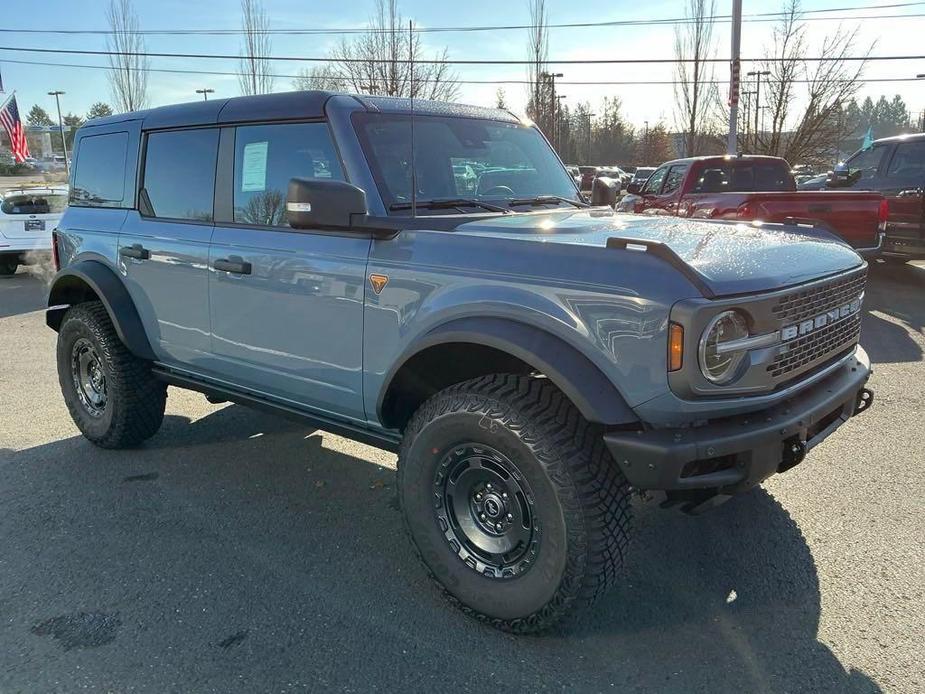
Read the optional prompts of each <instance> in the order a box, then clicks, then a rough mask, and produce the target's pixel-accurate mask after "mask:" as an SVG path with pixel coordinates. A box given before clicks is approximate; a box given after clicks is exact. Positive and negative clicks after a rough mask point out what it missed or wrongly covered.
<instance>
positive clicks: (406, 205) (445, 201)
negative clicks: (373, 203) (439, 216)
mask: <svg viewBox="0 0 925 694" xmlns="http://www.w3.org/2000/svg"><path fill="white" fill-rule="evenodd" d="M414 206H415V207H420V208H422V209H425V210H445V209H452V208H454V207H455V208H456V209H459V210H460V211H462V208H463V207H481V208H482V209H483V210H488V211H489V212H503V213H505V214H508V213H510V210H508V209H506V208H504V207H501V206H499V205H492V204H491V203H488V202H482V201H481V200H473V199H471V198H435V199H433V200H417V201H415V203H414ZM411 207H412V205H411V203H410V202H393V203H392V204H391V205H389V210H390V211H392V210H410V209H411Z"/></svg>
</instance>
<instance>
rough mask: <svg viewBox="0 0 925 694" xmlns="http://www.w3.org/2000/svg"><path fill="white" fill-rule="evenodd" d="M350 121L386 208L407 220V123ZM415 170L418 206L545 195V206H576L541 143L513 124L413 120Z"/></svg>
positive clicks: (513, 201) (363, 116)
mask: <svg viewBox="0 0 925 694" xmlns="http://www.w3.org/2000/svg"><path fill="white" fill-rule="evenodd" d="M353 118H354V125H355V127H356V130H357V135H358V136H359V139H360V143H361V145H362V147H363V150H364V152H365V154H366V158H367V160H368V161H369V164H370V168H371V169H372V172H373V175H374V176H375V178H376V183H377V184H378V186H379V190H380V192H381V194H382V198H383V201H384V202H385V205H386V207H387V208H391V209H392V210H393V211H398V210H400V211H401V213H404V214H407V213H408V210H407V205H406V203H409V202H410V201H411V165H410V162H411V118H410V116H407V115H392V114H378V113H357V114H355V115H354V116H353ZM414 165H415V180H416V181H417V201H418V202H419V203H420V202H426V201H432V200H449V199H461V198H465V199H469V200H473V201H485V202H488V203H494V204H505V203H506V204H509V205H517V204H520V203H519V202H517V201H520V200H524V199H527V198H537V197H540V196H548V199H549V200H550V203H549V204H560V203H559V202H555V201H554V198H565V199H566V200H574V201H580V200H581V198H580V197H579V193H578V190H577V188H576V187H575V182H574V181H573V179H572V178H571V177H570V176H569V175H568V172H567V171H566V170H565V167H563V166H562V164H561V163H560V162H559V160H558V158H557V157H556V155H555V154H554V153H553V151H552V149H551V148H550V146H549V145H548V144H547V143H546V140H544V139H543V137H542V135H540V133H539V132H538V131H537V130H535V129H534V128H532V127H527V126H525V125H522V124H520V123H507V122H502V121H493V120H484V119H475V118H447V117H442V116H441V117H438V116H415V119H414ZM561 204H567V202H565V201H562V202H561ZM458 208H459V206H454V207H451V208H447V209H446V210H444V212H453V211H454V210H457V211H458ZM483 209H484V208H483ZM427 213H428V214H432V213H433V211H432V210H428V212H427Z"/></svg>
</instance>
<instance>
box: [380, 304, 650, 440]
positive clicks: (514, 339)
mask: <svg viewBox="0 0 925 694" xmlns="http://www.w3.org/2000/svg"><path fill="white" fill-rule="evenodd" d="M459 342H463V343H472V344H478V345H484V346H486V347H492V348H494V349H498V350H500V351H503V352H507V353H508V354H510V355H512V356H514V357H517V358H518V359H520V360H521V361H523V362H525V363H527V364H529V365H530V366H532V367H534V368H535V369H536V370H537V371H539V372H541V373H542V374H543V375H545V376H546V378H548V379H549V380H550V381H552V383H553V384H555V385H556V387H558V388H559V389H560V390H561V391H562V392H563V393H564V394H565V395H566V397H568V398H569V399H570V400H571V401H572V402H573V403H574V404H575V406H576V407H577V408H578V410H579V412H581V414H582V416H583V417H584V418H585V419H587V420H588V421H590V422H596V423H599V424H604V425H617V424H630V423H634V422H638V421H639V418H638V417H637V416H636V414H635V413H634V412H633V410H632V408H631V407H630V406H629V405H628V404H627V402H626V400H625V399H624V398H623V395H622V394H621V393H620V391H619V390H617V387H616V386H615V385H614V384H613V383H612V382H611V380H610V379H609V378H608V377H607V376H606V375H604V373H603V372H602V371H601V370H600V369H599V368H598V367H597V366H596V365H595V364H594V362H592V361H591V360H590V359H589V358H588V357H586V356H585V355H584V354H582V353H581V352H580V351H579V350H578V349H577V348H575V347H573V346H572V345H570V344H569V343H567V342H566V341H565V340H563V339H561V338H559V337H556V336H555V335H553V334H551V333H549V332H547V331H545V330H543V329H541V328H537V327H534V326H532V325H528V324H526V323H521V322H519V321H516V320H510V319H505V318H492V317H471V318H458V319H455V320H451V321H449V322H447V323H444V324H442V325H439V326H437V327H436V328H434V329H432V330H430V331H429V332H427V333H425V334H424V335H422V336H421V337H419V338H418V339H416V340H415V341H414V342H413V343H412V344H411V345H410V346H409V347H408V348H407V349H406V350H405V351H404V352H402V354H401V356H400V357H399V358H398V359H397V360H396V361H395V364H394V365H393V366H392V368H391V369H390V370H389V371H388V373H387V375H386V378H385V379H384V380H383V385H382V388H381V390H380V392H379V398H378V401H377V404H376V411H377V415H378V417H379V420H380V421H382V414H383V404H384V403H385V399H386V395H387V394H388V392H389V388H390V387H391V386H392V384H393V382H394V380H395V376H396V375H397V374H398V373H399V372H400V371H401V369H402V367H403V366H404V365H405V364H406V363H407V362H408V361H409V360H410V359H412V358H413V357H414V356H415V355H416V354H418V353H420V352H422V351H424V350H425V349H429V348H431V347H434V346H437V345H440V344H448V343H459Z"/></svg>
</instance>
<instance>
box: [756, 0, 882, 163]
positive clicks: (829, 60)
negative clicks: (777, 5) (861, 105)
mask: <svg viewBox="0 0 925 694" xmlns="http://www.w3.org/2000/svg"><path fill="white" fill-rule="evenodd" d="M783 11H784V15H785V16H784V17H783V18H782V19H781V21H780V24H779V25H778V26H777V28H776V29H775V31H774V37H773V44H772V46H771V47H770V48H769V50H768V53H769V54H770V55H771V56H772V58H773V59H772V60H769V61H766V62H764V63H763V64H762V67H761V69H762V70H764V71H768V72H770V73H771V74H770V79H769V84H768V89H767V92H766V93H767V95H768V96H767V105H768V108H769V110H770V113H771V127H770V130H769V131H768V132H765V133H761V134H760V135H758V134H756V138H755V140H756V141H755V146H754V147H753V151H755V152H757V153H760V154H771V155H774V156H779V157H784V158H785V159H787V160H788V161H791V162H795V163H797V162H799V163H803V162H810V163H821V162H824V161H828V160H829V159H830V157H831V155H832V153H833V152H834V151H835V150H836V149H837V148H838V143H839V140H840V139H841V138H842V137H844V136H845V135H846V134H847V132H848V131H850V130H851V124H850V123H849V122H848V119H846V118H844V117H843V115H842V109H843V107H846V106H847V104H848V103H849V102H850V100H851V99H852V98H853V97H854V96H855V95H856V94H857V92H858V90H859V89H860V87H861V77H862V75H863V72H864V68H865V67H866V62H867V61H866V57H867V56H868V55H869V54H870V50H871V48H872V46H871V47H868V48H867V50H866V52H865V53H864V55H863V56H862V57H863V58H865V59H862V60H846V59H847V58H856V57H858V56H857V54H856V47H857V42H858V29H857V28H855V29H853V30H849V29H845V28H843V27H839V28H838V29H836V30H835V31H834V32H833V33H831V34H829V35H827V36H825V37H823V39H822V45H821V47H820V48H819V49H818V52H819V54H820V55H822V56H823V57H824V59H823V60H820V61H814V62H812V63H811V62H810V61H807V60H806V54H807V50H808V46H807V38H806V24H805V23H804V22H803V20H802V13H801V6H800V0H787V2H786V5H785V6H784V10H783ZM800 81H804V82H805V83H806V91H805V93H803V94H799V93H798V90H797V83H798V82H800ZM797 104H799V108H796V105H797ZM757 106H758V107H760V106H761V104H758V105H757Z"/></svg>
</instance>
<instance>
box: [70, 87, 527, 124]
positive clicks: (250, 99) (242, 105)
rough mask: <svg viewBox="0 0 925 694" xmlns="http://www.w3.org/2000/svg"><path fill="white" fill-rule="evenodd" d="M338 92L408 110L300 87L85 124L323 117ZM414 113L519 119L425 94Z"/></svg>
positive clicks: (368, 105)
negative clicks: (444, 100)
mask: <svg viewBox="0 0 925 694" xmlns="http://www.w3.org/2000/svg"><path fill="white" fill-rule="evenodd" d="M336 96H343V97H347V98H349V99H353V100H355V101H356V102H357V105H358V106H361V107H363V108H365V109H366V110H367V111H371V112H382V113H411V106H412V104H411V100H410V99H406V98H398V97H387V96H361V95H355V94H343V93H340V92H329V91H304V92H281V93H279V94H261V95H259V96H239V97H233V98H228V99H212V100H211V101H193V102H189V103H184V104H174V105H171V106H160V107H158V108H151V109H147V110H144V111H132V112H130V113H120V114H117V115H113V116H106V117H103V118H94V119H93V120H91V121H89V122H88V123H87V124H86V126H85V127H95V126H100V125H110V124H113V123H123V122H126V121H137V120H141V121H143V122H144V125H143V127H144V128H146V129H150V128H167V127H175V126H185V125H212V124H225V123H245V122H250V121H267V120H285V119H292V118H322V117H323V116H324V107H325V104H326V103H327V102H328V100H329V99H331V98H332V97H336ZM414 113H415V114H419V115H433V116H455V117H469V118H488V119H492V120H504V121H509V122H517V120H518V119H517V118H516V117H515V116H514V115H513V114H511V113H510V112H508V111H503V110H500V109H491V108H483V107H480V106H466V105H463V104H450V103H446V102H443V101H428V100H424V99H415V100H414Z"/></svg>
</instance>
